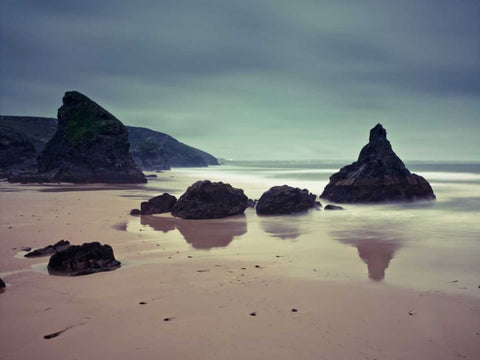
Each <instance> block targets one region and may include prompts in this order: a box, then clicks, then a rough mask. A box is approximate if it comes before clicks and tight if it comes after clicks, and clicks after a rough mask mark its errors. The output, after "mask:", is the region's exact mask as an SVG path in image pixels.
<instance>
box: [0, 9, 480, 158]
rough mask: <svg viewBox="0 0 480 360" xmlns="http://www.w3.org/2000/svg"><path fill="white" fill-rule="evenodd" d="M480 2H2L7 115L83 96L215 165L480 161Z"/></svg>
mask: <svg viewBox="0 0 480 360" xmlns="http://www.w3.org/2000/svg"><path fill="white" fill-rule="evenodd" d="M479 19H480V1H479V0H399V1H394V0H391V1H385V0H378V1H368V0H365V1H360V0H334V1H322V0H295V1H292V0H288V1H287V0H241V1H233V0H206V1H205V0H191V1H183V0H157V1H154V0H150V1H149V0H135V1H119V0H110V1H109V0H82V1H66V0H45V1H37V0H32V1H25V0H2V1H1V2H0V76H1V77H0V113H1V114H3V115H29V116H47V117H56V111H57V109H58V107H59V106H60V105H61V98H62V96H63V93H64V92H65V91H67V90H78V91H80V92H82V93H84V94H85V95H87V96H89V97H90V98H91V99H92V100H94V101H96V102H97V103H99V104H100V105H101V106H103V107H104V108H106V109H107V110H108V111H110V112H111V113H112V114H114V115H115V116H116V117H117V118H119V119H120V120H121V121H122V122H123V123H124V124H127V125H134V126H143V127H149V128H151V129H154V130H158V131H162V132H165V133H167V134H170V135H172V136H174V137H176V138H177V139H178V140H180V141H182V142H185V143H187V144H189V145H192V146H196V147H198V148H200V149H202V150H205V151H208V152H210V153H212V154H213V155H215V156H217V157H222V158H233V159H279V160H281V159H340V160H343V159H345V160H354V159H356V157H357V156H358V153H359V151H360V149H361V147H362V146H363V145H364V144H365V143H366V142H367V141H368V132H369V130H370V128H372V127H373V126H374V125H375V124H376V123H377V122H380V123H382V124H383V125H384V127H385V128H386V129H387V132H388V137H389V139H390V141H391V143H392V145H393V148H394V150H395V151H396V153H397V154H398V155H399V156H400V157H401V158H402V159H404V160H414V159H418V160H480V20H479Z"/></svg>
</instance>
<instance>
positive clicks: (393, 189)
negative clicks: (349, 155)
mask: <svg viewBox="0 0 480 360" xmlns="http://www.w3.org/2000/svg"><path fill="white" fill-rule="evenodd" d="M320 197H321V198H324V199H328V200H330V201H334V202H338V203H372V202H387V201H415V200H433V199H435V195H434V194H433V190H432V188H431V186H430V184H429V183H428V182H427V181H426V180H425V179H424V178H423V177H421V176H418V175H416V174H412V173H411V172H410V171H409V170H408V169H407V168H406V167H405V165H404V164H403V162H402V160H400V159H399V157H398V156H397V155H396V154H395V153H394V151H393V150H392V146H391V145H390V142H389V141H388V140H387V132H386V130H385V129H384V128H383V126H382V125H381V124H377V125H376V126H375V127H374V128H373V129H372V130H370V141H369V143H368V144H367V145H365V146H364V147H363V149H362V151H361V152H360V155H359V156H358V160H357V161H356V162H354V163H352V164H351V165H347V166H344V167H343V168H341V169H340V171H339V172H338V173H335V174H333V175H332V176H330V183H329V184H328V185H327V186H326V187H325V189H324V190H323V193H322V195H320Z"/></svg>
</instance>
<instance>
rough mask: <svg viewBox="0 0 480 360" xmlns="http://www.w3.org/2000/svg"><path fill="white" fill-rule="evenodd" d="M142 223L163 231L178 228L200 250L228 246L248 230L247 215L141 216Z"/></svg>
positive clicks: (188, 241)
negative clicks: (198, 217) (209, 217)
mask: <svg viewBox="0 0 480 360" xmlns="http://www.w3.org/2000/svg"><path fill="white" fill-rule="evenodd" d="M140 223H141V224H142V225H148V226H150V227H151V228H152V229H154V230H155V231H162V232H169V231H171V230H175V228H176V229H177V230H178V231H179V232H180V233H181V234H182V235H183V238H184V239H185V241H186V242H187V243H189V244H191V245H192V246H193V248H195V249H200V250H209V249H212V248H215V247H227V246H228V245H229V244H230V243H231V242H232V240H233V239H234V238H235V237H237V236H241V235H243V234H245V233H246V232H247V221H246V218H245V215H240V216H234V217H230V218H227V219H215V220H184V219H176V218H170V217H155V216H141V217H140Z"/></svg>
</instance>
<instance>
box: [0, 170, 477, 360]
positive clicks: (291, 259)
mask: <svg viewBox="0 0 480 360" xmlns="http://www.w3.org/2000/svg"><path fill="white" fill-rule="evenodd" d="M162 175H163V174H162ZM181 175H182V174H181V172H175V173H171V174H167V175H166V176H165V178H166V179H169V180H170V179H171V178H170V177H167V176H174V178H173V179H174V180H173V181H165V182H163V180H162V179H163V176H159V181H156V182H153V181H152V183H151V184H150V185H146V186H145V187H142V188H140V189H133V190H132V189H127V188H122V189H112V190H105V189H103V190H97V191H59V192H55V191H53V192H42V191H38V189H39V187H37V186H31V185H28V186H25V185H13V184H5V183H1V184H0V187H1V190H2V192H0V196H1V200H2V205H1V217H0V218H1V220H0V221H1V222H0V237H1V238H2V239H4V241H2V242H1V245H0V257H1V259H2V261H1V262H0V273H2V274H3V273H5V272H10V271H20V270H25V269H26V271H22V272H18V273H14V274H10V275H7V276H6V277H5V278H4V281H5V282H6V283H7V284H8V287H7V288H6V289H5V291H4V292H3V293H2V294H0V310H1V312H2V322H1V325H0V338H1V339H2V340H1V345H2V346H0V358H2V359H3V358H5V359H31V358H39V359H42V358H47V357H52V356H54V357H56V358H88V357H90V358H99V357H113V356H115V357H116V358H118V359H129V358H132V357H137V358H139V359H154V358H159V357H161V358H163V357H165V358H182V359H198V358H209V359H225V358H229V359H240V358H242V359H243V358H245V357H246V356H247V357H250V358H253V359H264V358H277V359H292V358H299V359H300V358H301V359H318V358H326V359H345V358H356V359H357V358H358V359H362V358H365V359H373V358H377V359H378V358H390V359H397V358H398V359H407V358H422V359H451V358H457V357H463V358H472V359H473V358H475V357H477V356H478V355H479V354H480V298H479V297H478V296H472V295H470V294H468V293H465V292H464V291H462V290H461V289H460V290H458V289H454V288H453V289H452V290H453V291H451V292H446V291H444V290H429V289H424V290H423V291H422V290H418V289H417V290H414V289H411V288H402V287H399V286H396V285H392V284H390V283H378V282H373V281H371V280H368V279H366V278H364V279H363V280H361V281H359V280H358V279H357V278H350V279H348V278H346V279H343V278H342V279H340V280H339V279H335V278H334V276H332V278H331V279H329V280H327V279H326V278H325V276H324V273H322V271H323V270H321V267H320V266H319V269H318V273H319V274H320V276H319V277H318V278H308V277H305V276H303V274H302V273H301V271H300V273H295V269H297V268H299V269H300V270H302V269H303V270H305V269H307V268H308V266H306V265H305V266H304V265H303V264H310V263H309V261H310V260H309V259H310V257H309V256H310V255H309V252H311V250H310V249H309V248H308V246H310V243H308V242H305V243H304V245H305V246H306V247H307V249H306V250H305V252H298V253H295V254H294V253H293V250H292V249H294V247H296V244H297V243H296V241H297V240H296V239H298V238H295V237H294V238H292V236H295V235H296V232H295V229H294V230H293V231H292V229H282V231H281V232H280V233H275V232H273V233H271V232H268V229H269V228H268V226H267V225H268V223H269V222H268V221H264V219H260V220H259V219H257V220H255V221H252V219H253V218H254V216H251V214H247V215H246V216H245V219H243V220H242V219H241V218H240V219H238V218H237V219H233V220H232V219H228V218H227V219H226V220H223V222H225V223H228V226H227V228H228V229H229V230H228V233H227V234H226V235H227V240H228V239H230V237H232V240H230V242H229V243H228V247H227V248H225V247H222V246H220V247H210V246H212V243H209V244H205V243H198V242H197V243H195V242H193V241H194V240H192V239H195V238H194V236H195V235H197V233H200V234H208V231H209V226H210V227H211V225H212V223H215V222H214V221H213V222H210V223H209V222H208V221H207V222H203V224H207V225H205V226H206V227H205V229H204V230H202V225H199V224H200V223H198V222H197V223H196V224H195V226H192V225H191V223H189V222H185V221H180V222H181V225H180V226H179V225H178V224H173V227H174V229H173V230H172V229H170V230H168V226H167V228H162V229H160V230H156V231H155V230H153V228H152V225H151V224H143V225H142V224H141V220H140V219H138V218H137V219H135V218H133V217H131V216H130V215H129V214H128V212H129V211H130V209H131V208H134V207H138V205H139V202H140V200H139V198H142V197H143V196H145V195H149V194H151V192H152V191H156V189H159V188H163V187H164V188H165V191H171V190H169V189H178V190H179V191H182V192H183V191H184V190H185V189H186V187H184V188H183V189H181V188H182V187H183V186H184V185H185V184H188V183H190V184H191V183H192V182H193V181H191V180H192V179H191V178H190V177H188V176H183V177H182V176H181ZM162 185H165V186H162ZM40 187H41V186H40ZM65 187H67V186H64V188H65ZM74 187H75V186H74ZM5 189H7V190H8V189H13V190H19V191H3V190H5ZM172 192H173V193H174V191H172ZM6 204H8V206H7V205H6ZM166 217H168V216H166ZM154 218H161V216H158V217H154ZM150 220H152V219H150ZM153 220H154V219H153ZM170 220H172V222H178V220H175V219H173V218H172V219H170ZM170 220H168V221H170ZM270 220H272V219H270ZM273 220H274V219H273ZM300 220H301V221H300V222H299V224H298V227H299V228H300V229H301V231H300V232H301V234H302V236H303V237H305V236H307V237H308V234H311V233H312V231H313V230H312V229H310V228H309V226H311V225H310V222H309V218H308V217H304V218H301V219H300ZM134 221H136V222H138V225H137V224H132V225H129V224H131V223H132V222H134ZM168 221H167V222H168ZM164 223H165V222H164V221H162V225H161V226H165V224H164ZM243 223H245V224H243ZM118 224H125V226H126V227H125V230H123V229H119V228H118V226H119V225H118ZM167 225H168V224H167ZM185 225H187V226H185ZM244 225H245V227H248V232H244V231H245V230H246V229H244V228H243V227H244ZM278 225H279V224H278V223H276V222H275V221H273V228H272V227H271V228H270V230H272V229H278ZM116 226H117V228H115V227H116ZM129 226H130V227H132V226H138V227H137V228H133V229H129ZM147 226H148V227H150V229H149V228H147ZM158 226H160V225H158ZM199 226H200V230H199ZM10 227H11V229H10ZM222 229H225V226H223V227H222ZM140 230H142V231H140ZM189 231H190V233H189ZM272 231H273V230H272ZM215 234H217V233H215ZM232 234H233V235H232ZM305 234H306V235H305ZM326 235H328V233H327V234H326ZM192 236H193V237H192ZM281 236H287V238H286V239H282V238H281ZM288 236H290V238H288ZM62 238H63V239H66V240H70V241H71V243H72V244H80V243H83V242H90V241H100V242H101V243H102V244H103V243H107V244H109V245H111V246H112V247H113V249H114V254H115V257H116V258H117V259H118V260H120V261H123V266H122V267H121V268H120V269H117V270H115V271H112V272H104V273H98V274H93V275H87V276H82V277H74V278H69V277H59V276H51V275H46V274H43V273H40V272H38V271H34V270H32V271H29V270H28V269H29V268H30V265H31V264H34V263H37V264H38V263H40V264H42V263H45V262H47V261H48V257H47V258H39V259H24V258H21V257H20V256H17V257H15V255H16V254H17V253H18V251H19V249H20V247H22V246H31V247H32V248H36V247H41V246H45V245H48V244H52V243H54V242H56V241H58V240H60V239H62ZM185 238H189V239H191V240H190V241H191V242H188V241H185ZM199 238H202V236H200V237H199ZM260 238H261V239H262V241H264V242H265V248H264V250H262V251H260V252H259V253H257V251H256V250H252V249H254V248H253V247H252V244H255V243H256V242H258V241H259V239H260ZM200 240H201V239H200ZM210 240H211V241H213V245H215V244H218V242H215V241H220V240H221V241H225V234H224V233H221V234H220V235H219V238H218V239H210ZM195 241H197V240H195ZM192 244H193V245H192ZM195 246H197V248H195ZM201 246H206V247H210V248H208V249H206V248H203V249H202V247H201ZM342 246H344V245H342ZM14 248H15V250H14ZM325 249H326V250H327V248H325ZM347 250H348V249H346V248H343V251H345V253H346V254H347V255H348V256H345V259H343V258H335V259H332V261H335V262H340V263H341V262H342V261H349V262H352V258H351V255H352V254H354V255H355V256H356V257H357V263H356V264H354V265H351V266H358V267H359V268H361V269H363V271H366V265H365V264H364V263H362V261H361V260H358V254H355V252H356V251H357V249H356V248H354V247H351V249H350V250H348V251H347ZM177 251H178V253H177ZM237 254H238V255H237ZM189 256H190V257H189ZM276 256H280V257H276ZM395 261H396V260H395ZM26 264H29V265H28V266H25V265H26ZM296 264H300V266H296ZM256 265H259V267H256ZM326 266H327V267H328V264H326ZM303 270H302V271H303ZM388 271H389V272H390V271H391V269H388ZM392 271H393V270H392ZM312 273H313V271H312ZM387 276H388V274H387ZM142 302H144V303H145V304H140V303H142ZM292 309H296V310H297V311H292ZM252 313H255V316H252V315H250V314H252ZM165 319H169V320H168V321H165ZM63 330H64V331H63ZM62 331H63V332H62ZM56 332H61V333H60V334H58V335H57V336H55V337H53V338H50V339H44V336H46V335H49V334H53V333H56ZM85 344H88V346H85Z"/></svg>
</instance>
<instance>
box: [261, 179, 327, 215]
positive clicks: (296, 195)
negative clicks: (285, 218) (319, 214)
mask: <svg viewBox="0 0 480 360" xmlns="http://www.w3.org/2000/svg"><path fill="white" fill-rule="evenodd" d="M316 198H317V195H315V194H312V193H310V192H309V191H308V190H307V189H303V190H302V189H300V188H294V187H291V186H288V185H282V186H274V187H272V188H270V189H269V190H268V191H265V192H264V193H263V195H262V196H261V197H260V199H259V200H258V202H257V205H256V207H255V209H256V211H257V214H259V215H276V214H279V215H283V214H292V213H299V212H305V211H307V210H308V209H311V208H314V207H317V206H321V205H320V204H317V202H316V201H315V199H316Z"/></svg>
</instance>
